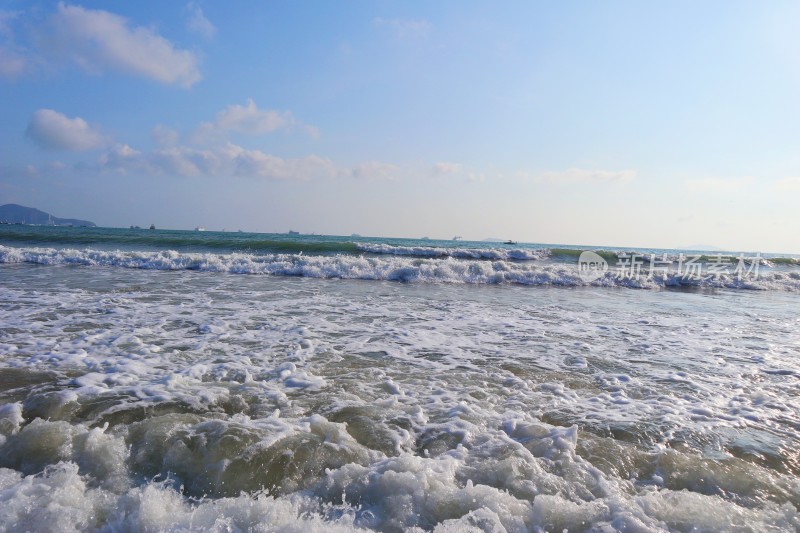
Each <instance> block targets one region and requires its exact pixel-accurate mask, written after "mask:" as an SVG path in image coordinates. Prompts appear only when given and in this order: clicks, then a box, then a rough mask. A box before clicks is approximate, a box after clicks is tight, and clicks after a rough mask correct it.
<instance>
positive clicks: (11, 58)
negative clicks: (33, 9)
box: [0, 11, 29, 79]
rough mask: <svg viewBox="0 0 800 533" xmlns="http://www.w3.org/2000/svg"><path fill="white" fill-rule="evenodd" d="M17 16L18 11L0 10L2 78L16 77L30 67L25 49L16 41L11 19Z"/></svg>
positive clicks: (0, 62) (0, 72) (0, 65)
mask: <svg viewBox="0 0 800 533" xmlns="http://www.w3.org/2000/svg"><path fill="white" fill-rule="evenodd" d="M17 16H18V14H17V13H12V12H7V11H0V78H7V79H13V78H16V77H17V76H19V75H20V74H22V73H23V72H25V71H26V70H27V69H28V67H29V63H28V60H27V58H26V57H25V55H24V50H22V49H21V48H20V47H19V46H17V45H16V44H15V42H14V32H13V30H12V28H11V21H13V20H14V19H16V18H17Z"/></svg>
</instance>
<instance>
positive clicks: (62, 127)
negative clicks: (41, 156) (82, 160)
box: [26, 109, 110, 152]
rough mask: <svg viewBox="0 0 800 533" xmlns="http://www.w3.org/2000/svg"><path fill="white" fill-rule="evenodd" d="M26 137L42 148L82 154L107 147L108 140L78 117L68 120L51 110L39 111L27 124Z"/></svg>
mask: <svg viewBox="0 0 800 533" xmlns="http://www.w3.org/2000/svg"><path fill="white" fill-rule="evenodd" d="M26 133H27V134H28V136H29V137H30V138H31V139H33V140H34V141H36V142H37V143H38V144H39V145H40V146H42V147H43V148H47V149H50V150H70V151H73V152H82V151H86V150H93V149H96V148H103V147H105V146H108V144H109V142H110V139H109V138H108V137H106V136H105V135H103V134H102V133H101V132H100V131H99V129H97V128H96V127H93V126H90V125H89V124H87V122H86V121H85V120H83V119H82V118H80V117H75V118H68V117H67V116H65V115H63V114H61V113H59V112H58V111H53V110H52V109H39V110H38V111H36V112H34V113H33V116H32V117H31V121H30V123H29V124H28V129H27V132H26Z"/></svg>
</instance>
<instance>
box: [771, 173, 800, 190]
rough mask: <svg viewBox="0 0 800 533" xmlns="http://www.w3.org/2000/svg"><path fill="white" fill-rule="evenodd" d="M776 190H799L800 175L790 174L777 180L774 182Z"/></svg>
mask: <svg viewBox="0 0 800 533" xmlns="http://www.w3.org/2000/svg"><path fill="white" fill-rule="evenodd" d="M774 188H775V189H777V190H778V191H788V192H800V176H791V177H789V178H783V179H782V180H778V181H776V182H775V184H774Z"/></svg>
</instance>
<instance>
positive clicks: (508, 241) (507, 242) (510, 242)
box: [503, 239, 517, 244]
mask: <svg viewBox="0 0 800 533" xmlns="http://www.w3.org/2000/svg"><path fill="white" fill-rule="evenodd" d="M503 244H517V241H512V240H511V239H509V240H507V241H506V242H504V243H503Z"/></svg>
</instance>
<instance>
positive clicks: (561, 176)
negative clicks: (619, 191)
mask: <svg viewBox="0 0 800 533" xmlns="http://www.w3.org/2000/svg"><path fill="white" fill-rule="evenodd" d="M541 178H542V179H545V180H548V181H555V182H583V183H592V182H595V183H628V182H630V181H633V180H634V179H636V171H635V170H587V169H582V168H570V169H567V170H564V171H560V172H545V173H543V174H541Z"/></svg>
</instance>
